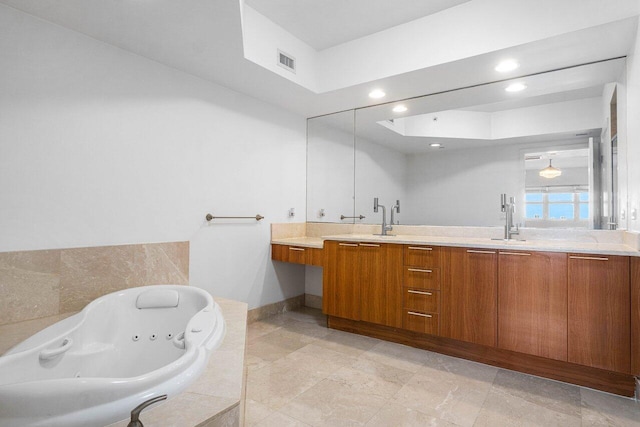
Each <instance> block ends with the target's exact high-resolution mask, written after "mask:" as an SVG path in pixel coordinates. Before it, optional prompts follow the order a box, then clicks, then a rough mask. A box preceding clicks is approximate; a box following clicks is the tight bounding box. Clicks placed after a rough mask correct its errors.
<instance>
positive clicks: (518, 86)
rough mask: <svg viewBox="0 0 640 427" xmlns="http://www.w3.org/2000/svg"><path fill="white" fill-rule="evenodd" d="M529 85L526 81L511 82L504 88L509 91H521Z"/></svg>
mask: <svg viewBox="0 0 640 427" xmlns="http://www.w3.org/2000/svg"><path fill="white" fill-rule="evenodd" d="M526 88H527V85H526V84H524V83H511V84H510V85H509V86H507V87H506V88H505V89H504V90H506V91H507V92H520V91H521V90H525V89H526Z"/></svg>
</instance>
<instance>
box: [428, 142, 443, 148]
mask: <svg viewBox="0 0 640 427" xmlns="http://www.w3.org/2000/svg"><path fill="white" fill-rule="evenodd" d="M429 147H431V148H442V144H440V143H439V142H432V143H431V144H429Z"/></svg>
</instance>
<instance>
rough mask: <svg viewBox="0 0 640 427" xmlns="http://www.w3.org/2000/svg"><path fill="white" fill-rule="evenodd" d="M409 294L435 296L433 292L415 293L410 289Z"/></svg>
mask: <svg viewBox="0 0 640 427" xmlns="http://www.w3.org/2000/svg"><path fill="white" fill-rule="evenodd" d="M407 292H408V293H410V294H418V295H429V296H431V295H433V294H432V293H431V292H424V291H414V290H412V289H409V290H408V291H407Z"/></svg>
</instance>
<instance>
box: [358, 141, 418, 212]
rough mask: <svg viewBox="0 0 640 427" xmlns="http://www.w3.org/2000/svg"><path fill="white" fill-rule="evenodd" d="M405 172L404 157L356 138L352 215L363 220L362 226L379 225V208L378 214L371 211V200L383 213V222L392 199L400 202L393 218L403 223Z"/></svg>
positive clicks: (391, 150) (371, 142) (387, 148)
mask: <svg viewBox="0 0 640 427" xmlns="http://www.w3.org/2000/svg"><path fill="white" fill-rule="evenodd" d="M356 134H357V131H356ZM406 169H407V156H406V155H405V154H404V153H401V152H400V151H396V150H393V149H391V148H389V147H385V146H383V145H380V144H376V143H375V142H373V141H370V140H367V139H364V138H361V137H356V172H355V183H356V184H355V197H356V203H355V215H356V216H359V215H364V216H365V217H366V218H365V219H364V220H363V221H362V223H365V224H381V223H382V208H380V209H379V210H378V213H374V212H373V199H374V198H375V197H377V198H378V199H379V203H380V204H381V205H384V206H385V208H386V210H387V223H388V222H389V221H390V218H391V207H392V206H393V205H394V204H395V201H396V200H400V212H401V213H400V214H399V215H396V217H395V219H397V220H399V221H400V223H401V224H404V223H405V222H404V217H403V212H404V209H403V208H404V207H405V206H404V202H405V201H406V189H405V187H406ZM356 222H360V221H356Z"/></svg>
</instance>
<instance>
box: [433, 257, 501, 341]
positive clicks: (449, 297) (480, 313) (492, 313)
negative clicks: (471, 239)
mask: <svg viewBox="0 0 640 427" xmlns="http://www.w3.org/2000/svg"><path fill="white" fill-rule="evenodd" d="M497 261H498V255H497V254H496V251H495V250H489V249H465V248H451V261H450V262H451V264H450V267H449V271H450V278H449V281H448V288H447V289H446V293H445V295H443V304H448V308H449V310H448V315H449V322H448V333H447V332H446V331H443V333H444V334H447V335H448V336H449V337H450V338H453V339H456V340H461V341H469V342H473V343H476V344H483V345H488V346H495V345H496V330H497V302H496V299H497V271H496V270H497Z"/></svg>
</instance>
